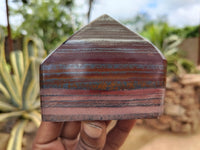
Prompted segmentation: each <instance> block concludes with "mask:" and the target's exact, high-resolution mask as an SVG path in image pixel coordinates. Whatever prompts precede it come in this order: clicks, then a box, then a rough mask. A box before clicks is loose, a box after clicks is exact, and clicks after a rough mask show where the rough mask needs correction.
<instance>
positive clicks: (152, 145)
mask: <svg viewBox="0 0 200 150" xmlns="http://www.w3.org/2000/svg"><path fill="white" fill-rule="evenodd" d="M169 149H170V150H200V127H199V129H198V131H197V132H196V133H193V134H190V135H188V134H178V133H171V132H166V131H165V132H163V131H162V132H161V131H158V130H155V129H150V128H147V127H141V126H135V127H134V128H133V130H132V131H131V133H130V135H129V137H128V139H127V141H126V142H125V143H124V145H123V147H122V148H121V150H169Z"/></svg>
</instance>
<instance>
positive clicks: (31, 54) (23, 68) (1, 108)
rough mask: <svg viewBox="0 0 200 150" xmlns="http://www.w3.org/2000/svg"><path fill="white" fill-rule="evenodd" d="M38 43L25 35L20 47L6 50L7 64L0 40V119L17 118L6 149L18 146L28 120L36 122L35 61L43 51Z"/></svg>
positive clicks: (37, 75)
mask: <svg viewBox="0 0 200 150" xmlns="http://www.w3.org/2000/svg"><path fill="white" fill-rule="evenodd" d="M41 44H42V43H40V41H39V40H38V39H36V38H25V39H24V48H23V51H13V52H12V53H11V54H10V64H9V63H8V62H6V59H5V53H4V45H3V44H0V122H3V121H6V120H7V119H8V118H10V117H15V118H17V122H16V124H15V125H14V127H13V128H12V131H11V134H10V138H9V141H8V146H7V150H20V149H21V147H22V145H21V143H22V138H23V132H24V129H25V127H26V125H27V123H28V122H29V121H33V122H34V123H35V124H36V125H37V126H39V124H40V120H41V119H40V112H39V107H40V99H39V64H40V63H41V61H42V59H43V56H44V55H45V53H44V49H43V48H42V45H41Z"/></svg>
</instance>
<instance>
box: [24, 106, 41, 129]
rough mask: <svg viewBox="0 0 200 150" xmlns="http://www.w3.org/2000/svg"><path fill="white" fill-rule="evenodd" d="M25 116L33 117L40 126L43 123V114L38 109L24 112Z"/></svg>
mask: <svg viewBox="0 0 200 150" xmlns="http://www.w3.org/2000/svg"><path fill="white" fill-rule="evenodd" d="M24 117H26V118H28V119H31V120H32V121H33V122H34V123H35V125H36V126H37V127H39V125H40V123H41V114H40V113H39V112H38V111H36V110H34V111H32V112H30V113H26V114H24Z"/></svg>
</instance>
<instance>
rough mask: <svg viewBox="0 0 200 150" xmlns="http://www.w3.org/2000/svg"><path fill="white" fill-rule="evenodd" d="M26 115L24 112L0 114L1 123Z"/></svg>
mask: <svg viewBox="0 0 200 150" xmlns="http://www.w3.org/2000/svg"><path fill="white" fill-rule="evenodd" d="M23 113H24V111H15V112H9V113H1V114H0V122H2V121H4V120H6V119H8V118H10V117H16V116H21V115H22V114H23Z"/></svg>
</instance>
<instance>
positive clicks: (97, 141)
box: [77, 121, 107, 150]
mask: <svg viewBox="0 0 200 150" xmlns="http://www.w3.org/2000/svg"><path fill="white" fill-rule="evenodd" d="M106 126H107V125H106V122H104V121H87V122H82V124H81V131H80V140H79V143H78V145H77V149H78V150H85V149H87V150H101V149H103V147H104V144H105V141H106Z"/></svg>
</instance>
